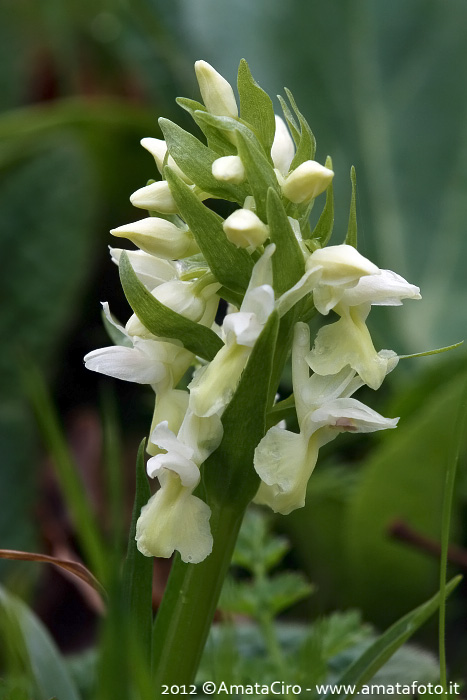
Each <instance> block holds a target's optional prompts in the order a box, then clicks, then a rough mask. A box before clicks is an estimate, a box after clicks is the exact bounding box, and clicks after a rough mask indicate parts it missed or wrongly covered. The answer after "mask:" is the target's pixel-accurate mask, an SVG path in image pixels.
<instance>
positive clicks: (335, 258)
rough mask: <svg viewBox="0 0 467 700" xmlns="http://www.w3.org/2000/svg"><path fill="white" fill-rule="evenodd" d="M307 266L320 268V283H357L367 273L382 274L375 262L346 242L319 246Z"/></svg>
mask: <svg viewBox="0 0 467 700" xmlns="http://www.w3.org/2000/svg"><path fill="white" fill-rule="evenodd" d="M306 268H307V270H313V269H317V270H320V271H321V277H320V283H321V284H330V285H336V284H347V283H349V282H354V283H356V282H357V280H359V279H360V277H363V276H365V275H379V274H380V270H379V268H378V267H377V266H376V265H375V264H374V263H372V262H371V261H370V260H368V258H365V257H364V256H363V255H362V254H361V253H359V252H358V250H356V249H355V248H354V247H353V246H351V245H346V244H345V243H343V244H341V245H330V246H327V247H326V248H318V250H315V252H314V253H312V254H311V255H310V257H309V258H308V260H307V262H306Z"/></svg>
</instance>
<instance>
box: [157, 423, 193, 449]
mask: <svg viewBox="0 0 467 700" xmlns="http://www.w3.org/2000/svg"><path fill="white" fill-rule="evenodd" d="M150 439H151V442H153V443H154V444H155V445H157V446H158V447H160V448H161V449H163V450H167V452H176V453H178V454H180V455H181V456H182V457H184V458H185V459H191V458H192V456H193V449H192V448H191V447H189V446H188V445H185V444H184V443H183V442H181V440H179V439H178V438H177V437H176V435H175V434H174V433H173V432H172V430H170V428H169V424H168V421H166V420H164V421H162V422H161V423H158V424H157V425H156V427H155V428H154V430H153V432H152V435H151V438H150Z"/></svg>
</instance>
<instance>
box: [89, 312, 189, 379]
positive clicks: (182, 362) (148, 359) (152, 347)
mask: <svg viewBox="0 0 467 700" xmlns="http://www.w3.org/2000/svg"><path fill="white" fill-rule="evenodd" d="M102 306H103V310H104V314H105V316H106V318H107V320H108V321H109V323H110V324H111V325H113V326H114V327H115V328H116V329H117V330H118V331H119V332H120V333H121V334H122V336H123V337H124V338H126V339H127V340H128V345H124V346H123V345H113V346H110V347H105V348H100V349H98V350H93V351H92V352H89V353H88V354H87V355H86V356H85V358H84V363H85V367H86V368H87V369H90V370H92V371H93V372H99V373H100V374H105V375H107V376H109V377H114V378H115V379H123V380H125V381H128V382H136V383H137V384H150V385H151V386H152V387H153V388H154V390H155V391H156V392H158V391H164V390H166V389H167V388H168V387H172V386H173V385H174V383H176V382H178V381H179V380H180V378H181V376H182V375H183V374H184V372H185V371H186V370H187V368H188V367H189V365H190V364H191V362H192V360H193V354H192V353H191V352H190V351H189V350H185V348H183V347H182V346H181V345H180V346H179V345H176V344H174V343H173V342H168V341H164V340H158V339H144V338H140V337H137V336H135V337H131V336H130V335H129V334H128V333H127V331H126V330H125V329H124V328H123V326H121V325H120V324H118V323H117V322H116V321H115V319H114V318H113V316H112V315H111V313H110V309H109V305H108V304H107V302H104V303H103V305H102Z"/></svg>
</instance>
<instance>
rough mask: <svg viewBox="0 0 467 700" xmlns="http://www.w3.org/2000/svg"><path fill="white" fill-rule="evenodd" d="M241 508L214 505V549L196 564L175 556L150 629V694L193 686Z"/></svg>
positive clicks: (212, 523) (225, 570)
mask: <svg viewBox="0 0 467 700" xmlns="http://www.w3.org/2000/svg"><path fill="white" fill-rule="evenodd" d="M243 514H244V509H237V510H234V509H229V508H227V507H225V506H224V507H222V508H221V507H220V506H217V507H216V506H214V507H213V509H212V516H211V529H212V533H213V538H214V546H213V550H212V553H211V554H210V556H209V557H208V558H207V559H205V561H203V562H202V563H201V564H184V563H183V562H182V561H181V560H180V558H177V559H176V560H175V562H174V564H173V567H172V571H171V574H170V578H169V581H168V584H167V589H166V592H165V595H164V599H163V601H162V604H161V607H160V609H159V612H158V614H157V618H156V622H155V625H154V631H153V679H154V687H155V690H157V691H159V690H160V689H161V687H162V685H163V684H166V685H172V684H173V685H188V684H190V683H192V682H193V680H194V677H195V674H196V670H197V668H198V665H199V662H200V659H201V654H202V652H203V649H204V645H205V643H206V639H207V636H208V633H209V629H210V626H211V622H212V619H213V617H214V613H215V611H216V606H217V601H218V599H219V595H220V592H221V589H222V584H223V582H224V578H225V575H226V573H227V571H228V568H229V565H230V560H231V558H232V552H233V549H234V547H235V542H236V540H237V535H238V531H239V529H240V525H241V523H242V519H243Z"/></svg>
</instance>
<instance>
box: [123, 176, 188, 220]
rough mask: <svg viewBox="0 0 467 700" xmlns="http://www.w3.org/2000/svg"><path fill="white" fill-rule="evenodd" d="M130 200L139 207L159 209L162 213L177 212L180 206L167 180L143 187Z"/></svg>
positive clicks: (152, 209) (151, 209) (150, 209)
mask: <svg viewBox="0 0 467 700" xmlns="http://www.w3.org/2000/svg"><path fill="white" fill-rule="evenodd" d="M130 202H131V203H132V204H133V206H134V207H138V209H148V210H149V211H157V212H159V213H160V214H177V212H178V208H177V205H176V204H175V200H174V198H173V197H172V193H171V191H170V187H169V185H168V183H167V182H166V181H165V180H160V181H159V182H153V183H152V185H146V187H141V188H140V189H139V190H136V192H133V194H132V195H131V197H130Z"/></svg>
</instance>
